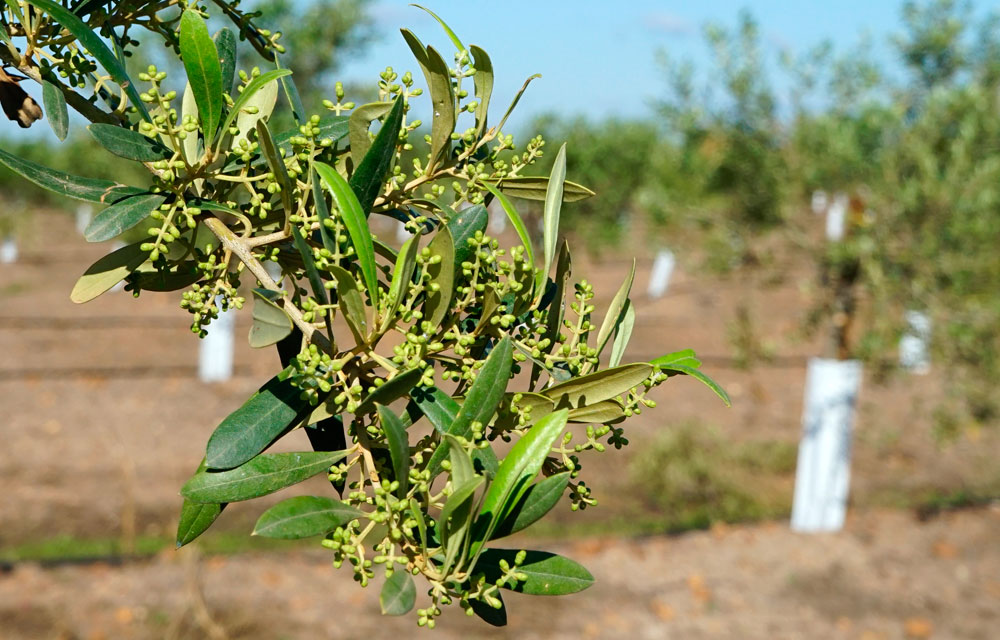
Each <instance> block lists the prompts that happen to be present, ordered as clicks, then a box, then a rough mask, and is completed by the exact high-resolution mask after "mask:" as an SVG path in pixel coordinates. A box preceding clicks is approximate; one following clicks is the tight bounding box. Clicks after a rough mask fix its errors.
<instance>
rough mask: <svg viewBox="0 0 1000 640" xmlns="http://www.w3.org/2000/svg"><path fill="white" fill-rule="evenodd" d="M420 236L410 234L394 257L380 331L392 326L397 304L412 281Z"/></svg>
mask: <svg viewBox="0 0 1000 640" xmlns="http://www.w3.org/2000/svg"><path fill="white" fill-rule="evenodd" d="M419 240H420V236H412V237H410V239H409V240H407V241H406V242H404V243H403V246H402V248H400V250H399V255H398V256H397V257H396V265H395V267H394V268H393V270H392V283H391V284H390V285H389V296H388V302H387V305H386V308H385V315H384V316H383V317H382V325H381V326H380V327H379V331H380V332H381V333H385V332H386V331H388V330H389V328H390V327H392V323H393V322H394V321H395V319H396V311H397V310H398V309H399V305H400V304H402V302H403V300H404V299H405V298H406V294H407V292H408V291H409V289H410V284H411V283H412V281H413V271H414V269H415V268H416V266H417V251H419V250H420V245H419V243H418V241H419Z"/></svg>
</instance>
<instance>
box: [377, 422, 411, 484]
mask: <svg viewBox="0 0 1000 640" xmlns="http://www.w3.org/2000/svg"><path fill="white" fill-rule="evenodd" d="M375 408H376V410H377V411H378V419H379V424H381V425H382V431H383V433H385V441H386V443H387V444H388V445H389V457H390V458H391V459H392V471H393V475H394V476H395V478H396V482H398V483H399V491H398V492H397V494H396V495H398V496H399V497H400V498H403V497H405V496H406V492H407V491H408V490H409V488H410V475H409V474H410V444H409V442H408V441H407V437H406V427H405V426H403V423H402V422H400V420H399V416H397V415H396V414H395V413H393V412H392V411H391V410H389V409H388V408H386V407H385V406H383V405H381V404H376V405H375Z"/></svg>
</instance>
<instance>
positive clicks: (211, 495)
mask: <svg viewBox="0 0 1000 640" xmlns="http://www.w3.org/2000/svg"><path fill="white" fill-rule="evenodd" d="M347 453H348V452H347V451H346V450H345V451H330V452H327V451H301V452H296V453H262V454H260V455H259V456H257V457H256V458H254V459H253V460H250V461H249V462H246V463H244V464H242V465H240V466H239V467H236V468H235V469H230V470H228V471H200V472H198V473H196V474H195V475H194V476H192V477H191V479H190V480H188V481H187V483H185V484H184V486H183V487H182V488H181V495H183V496H184V497H185V498H188V499H189V500H191V501H193V502H238V501H241V500H250V499H252V498H259V497H260V496H264V495H267V494H269V493H274V492H275V491H278V490H280V489H284V488H285V487H288V486H291V485H293V484H297V483H299V482H302V481H303V480H306V479H308V478H311V477H313V476H314V475H316V474H318V473H323V472H325V471H327V470H328V469H329V468H330V467H331V466H332V465H334V464H336V463H337V462H340V461H341V460H343V459H344V458H345V457H346V456H347Z"/></svg>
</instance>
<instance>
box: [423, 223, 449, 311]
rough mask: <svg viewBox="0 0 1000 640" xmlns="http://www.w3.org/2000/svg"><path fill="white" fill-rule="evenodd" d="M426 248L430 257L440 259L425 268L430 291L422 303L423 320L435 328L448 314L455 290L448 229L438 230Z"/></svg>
mask: <svg viewBox="0 0 1000 640" xmlns="http://www.w3.org/2000/svg"><path fill="white" fill-rule="evenodd" d="M428 248H429V249H430V251H431V255H432V256H440V258H441V260H440V261H438V262H435V263H434V264H431V265H430V266H428V267H427V272H428V273H429V274H430V276H431V279H430V284H431V286H432V289H431V290H430V291H428V292H427V300H426V302H425V303H424V319H425V320H426V321H427V322H429V323H430V324H431V326H433V327H436V326H438V325H439V324H441V321H442V320H444V317H445V316H446V315H447V314H448V310H449V309H450V308H451V299H452V294H453V293H454V289H455V245H454V242H453V241H452V237H451V230H450V229H448V227H441V228H440V229H438V232H437V234H436V235H435V236H434V239H433V240H431V243H430V244H429V245H428Z"/></svg>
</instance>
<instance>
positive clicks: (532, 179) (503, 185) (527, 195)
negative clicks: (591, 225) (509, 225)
mask: <svg viewBox="0 0 1000 640" xmlns="http://www.w3.org/2000/svg"><path fill="white" fill-rule="evenodd" d="M484 182H489V183H490V184H492V185H493V186H495V187H497V188H498V189H499V190H500V191H502V192H503V193H504V194H506V195H508V196H510V197H512V198H523V199H525V200H537V201H544V200H545V194H546V192H547V191H548V188H549V177H548V176H516V177H513V178H504V179H503V180H501V181H500V182H499V183H497V181H496V180H486V181H484ZM593 195H594V192H593V191H591V190H590V189H588V188H587V187H584V186H583V185H579V184H577V183H575V182H570V181H569V180H566V181H564V182H563V202H577V201H579V200H585V199H586V198H589V197H591V196H593Z"/></svg>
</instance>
